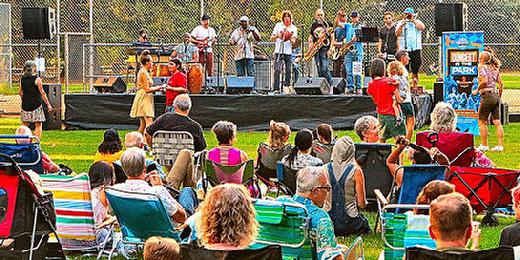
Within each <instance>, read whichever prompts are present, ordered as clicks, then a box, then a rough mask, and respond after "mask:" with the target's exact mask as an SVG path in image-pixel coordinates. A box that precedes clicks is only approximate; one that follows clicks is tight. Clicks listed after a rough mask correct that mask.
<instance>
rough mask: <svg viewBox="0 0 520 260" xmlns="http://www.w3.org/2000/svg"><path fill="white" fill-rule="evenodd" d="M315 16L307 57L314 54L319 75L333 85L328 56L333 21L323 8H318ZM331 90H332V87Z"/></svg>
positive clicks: (309, 57)
mask: <svg viewBox="0 0 520 260" xmlns="http://www.w3.org/2000/svg"><path fill="white" fill-rule="evenodd" d="M314 18H315V19H316V21H315V22H314V23H313V24H312V25H311V30H310V35H309V39H308V43H309V45H308V46H309V51H308V52H307V56H308V57H307V59H311V58H312V56H314V61H315V62H316V67H317V68H318V76H320V77H324V78H325V79H326V80H327V82H328V83H329V85H331V84H332V76H331V74H330V71H329V63H330V59H329V57H328V51H329V49H330V44H331V43H332V40H333V39H332V30H333V27H332V24H331V23H329V22H328V21H326V20H325V13H324V12H323V10H322V9H318V10H316V12H315V14H314ZM330 90H331V92H332V88H331V89H330Z"/></svg>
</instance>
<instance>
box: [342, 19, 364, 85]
mask: <svg viewBox="0 0 520 260" xmlns="http://www.w3.org/2000/svg"><path fill="white" fill-rule="evenodd" d="M350 19H351V22H350V23H345V24H344V26H345V43H347V44H350V43H352V44H353V46H354V48H352V51H348V52H346V53H345V61H344V65H345V73H346V74H347V77H346V78H347V90H346V92H347V94H361V75H354V74H353V72H354V63H355V62H362V61H363V45H362V44H361V42H359V41H357V40H358V39H357V37H356V31H360V30H361V24H360V23H359V19H360V17H359V13H358V12H357V11H352V12H351V13H350Z"/></svg>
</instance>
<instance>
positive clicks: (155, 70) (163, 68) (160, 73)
mask: <svg viewBox="0 0 520 260" xmlns="http://www.w3.org/2000/svg"><path fill="white" fill-rule="evenodd" d="M169 76H171V75H170V71H169V70H168V64H160V63H157V64H154V65H153V66H152V77H169Z"/></svg>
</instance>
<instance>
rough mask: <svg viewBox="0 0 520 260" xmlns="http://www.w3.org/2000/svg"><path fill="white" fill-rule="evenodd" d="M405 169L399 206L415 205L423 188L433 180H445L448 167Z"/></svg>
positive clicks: (433, 166)
mask: <svg viewBox="0 0 520 260" xmlns="http://www.w3.org/2000/svg"><path fill="white" fill-rule="evenodd" d="M401 168H402V169H403V181H402V183H401V191H400V192H399V195H398V197H397V198H398V199H397V203H398V204H415V201H416V199H417V196H418V195H419V193H420V192H421V190H422V188H423V187H424V186H426V184H428V183H429V182H431V181H433V180H441V181H442V180H444V178H445V174H446V169H447V167H446V166H444V165H429V164H424V165H420V164H416V165H412V166H401V167H399V168H397V170H396V171H398V170H399V169H401Z"/></svg>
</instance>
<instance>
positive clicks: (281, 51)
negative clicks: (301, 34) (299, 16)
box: [271, 10, 298, 91]
mask: <svg viewBox="0 0 520 260" xmlns="http://www.w3.org/2000/svg"><path fill="white" fill-rule="evenodd" d="M292 22H293V20H292V13H291V11H289V10H285V11H283V12H282V21H281V22H279V23H277V24H276V25H275V26H274V29H273V33H272V34H271V40H272V41H275V49H274V55H275V57H274V58H275V64H274V90H275V91H280V74H281V72H282V68H283V66H285V80H284V82H283V86H284V87H288V86H289V85H290V84H291V63H292V59H291V55H292V46H293V44H294V43H295V42H296V39H297V37H298V34H297V31H298V30H297V28H296V26H294V25H293V23H292Z"/></svg>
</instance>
